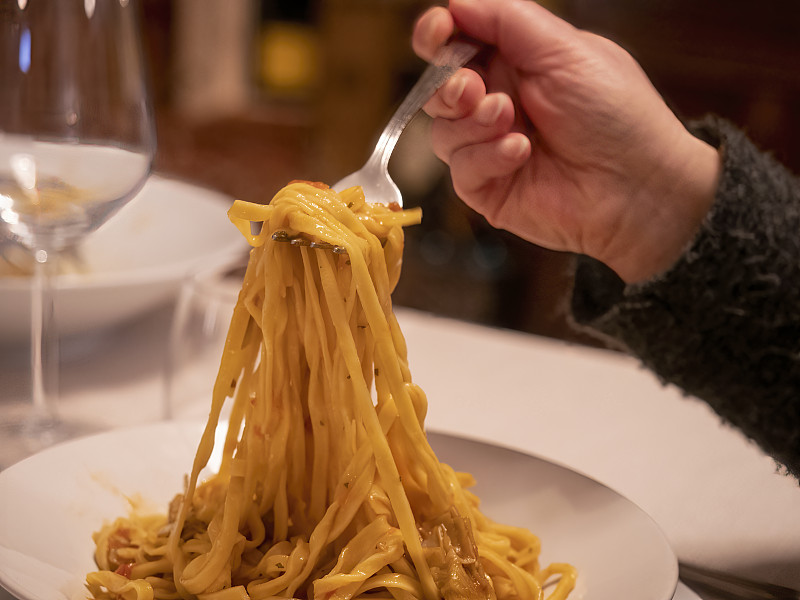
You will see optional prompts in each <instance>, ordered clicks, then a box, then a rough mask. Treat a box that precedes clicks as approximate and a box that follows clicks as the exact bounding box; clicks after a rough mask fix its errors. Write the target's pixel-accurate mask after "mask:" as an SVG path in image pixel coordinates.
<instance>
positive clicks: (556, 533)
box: [0, 423, 678, 600]
mask: <svg viewBox="0 0 800 600" xmlns="http://www.w3.org/2000/svg"><path fill="white" fill-rule="evenodd" d="M201 430H202V424H198V423H183V424H181V423H160V424H156V425H148V426H144V427H137V428H131V429H123V430H115V431H111V432H109V433H105V434H100V435H97V436H93V437H88V438H83V439H80V440H77V441H73V442H69V443H66V444H62V445H60V446H57V447H54V448H51V449H49V450H46V451H44V452H42V453H40V454H37V455H35V456H33V457H31V458H28V459H27V460H24V461H22V462H20V463H18V464H16V465H14V466H12V467H10V468H8V469H6V470H5V471H2V472H0V584H2V585H3V586H4V587H5V588H7V589H8V590H10V591H11V592H12V593H13V594H15V595H16V596H18V597H19V598H21V599H22V600H60V599H65V600H77V599H83V598H85V596H86V590H85V588H84V587H83V582H84V580H85V576H86V573H88V572H89V571H92V570H94V569H95V565H94V562H93V558H92V554H93V551H94V545H93V542H92V539H91V535H92V533H93V532H94V531H96V530H97V529H99V528H100V526H101V525H102V524H103V522H104V521H107V520H113V519H115V518H116V517H119V516H126V515H128V514H129V511H130V509H131V506H136V508H137V510H138V511H140V512H144V511H156V512H160V513H163V512H165V511H166V510H167V505H168V503H169V501H170V500H171V499H172V498H173V497H174V495H175V494H176V493H177V492H179V491H180V490H182V489H183V481H184V479H183V478H184V474H185V473H187V471H189V470H190V469H191V465H192V460H193V458H194V454H195V450H196V446H197V443H198V441H199V437H200V432H201ZM219 433H220V432H218V434H219ZM222 433H223V435H224V432H222ZM430 440H431V444H432V446H433V448H434V450H435V451H436V453H437V455H438V456H439V458H440V460H441V461H442V462H446V463H449V464H450V465H451V466H453V467H454V468H455V469H457V470H463V471H469V472H471V473H472V474H473V475H474V476H475V478H476V480H477V482H478V483H477V486H476V488H475V490H474V491H475V492H476V493H477V494H478V496H479V497H480V498H481V509H482V511H483V512H484V514H486V515H487V516H489V517H491V518H493V519H495V520H497V521H500V522H502V523H507V524H512V525H518V526H524V527H527V528H529V529H530V530H531V531H533V532H534V533H535V534H536V535H538V536H539V538H540V539H541V543H542V555H541V560H542V562H543V563H544V564H546V563H548V562H553V561H555V562H561V561H563V562H570V563H572V564H574V565H575V566H576V567H577V569H578V572H579V574H578V585H577V588H576V590H575V591H574V592H573V594H572V595H571V596H570V600H619V599H620V598H635V599H636V600H670V599H671V598H672V597H673V594H674V591H675V586H676V584H677V576H678V571H677V561H676V559H675V555H674V554H673V552H672V550H671V549H670V546H669V544H668V543H667V540H666V538H665V537H664V535H663V533H662V532H661V530H660V529H659V528H658V526H657V525H656V524H655V523H654V522H653V520H652V519H651V518H650V517H649V516H648V515H647V514H645V513H644V512H643V511H642V510H641V509H639V508H638V507H637V506H636V505H634V504H633V503H631V502H630V501H628V500H626V499H625V498H623V497H622V496H620V495H619V494H617V493H616V492H614V491H612V490H610V489H609V488H607V487H605V486H603V485H601V484H599V483H597V482H596V481H594V480H592V479H590V478H588V477H585V476H583V475H581V474H579V473H576V472H575V471H572V470H570V469H568V468H566V467H563V466H559V465H556V464H554V463H552V462H548V461H546V460H542V459H539V458H535V457H532V456H529V455H527V454H522V453H519V452H515V451H512V450H507V449H504V448H500V447H497V446H493V445H489V444H485V443H482V442H476V441H469V440H465V439H462V438H458V437H452V436H448V435H443V434H435V433H432V434H430ZM213 462H214V458H213V457H212V463H213Z"/></svg>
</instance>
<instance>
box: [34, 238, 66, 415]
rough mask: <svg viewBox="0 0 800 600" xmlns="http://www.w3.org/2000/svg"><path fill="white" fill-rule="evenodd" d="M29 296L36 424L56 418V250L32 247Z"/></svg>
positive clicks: (57, 365)
mask: <svg viewBox="0 0 800 600" xmlns="http://www.w3.org/2000/svg"><path fill="white" fill-rule="evenodd" d="M34 259H35V261H34V264H35V268H34V276H33V288H32V297H31V376H32V382H31V383H32V396H33V408H34V417H33V418H34V420H35V421H36V422H38V424H39V425H44V424H46V423H48V422H51V423H54V422H55V420H56V412H55V402H56V400H57V396H58V367H59V358H58V329H57V323H56V315H55V297H54V289H53V274H54V272H55V269H56V266H57V264H56V263H57V260H58V259H57V253H56V252H53V251H50V250H46V249H43V248H40V249H38V250H35V251H34Z"/></svg>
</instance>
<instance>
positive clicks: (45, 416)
mask: <svg viewBox="0 0 800 600" xmlns="http://www.w3.org/2000/svg"><path fill="white" fill-rule="evenodd" d="M138 10H139V8H138V5H137V2H136V0H0V234H2V235H4V236H6V237H7V238H8V239H10V240H13V241H14V242H16V243H18V244H20V245H21V246H23V247H25V248H26V249H27V250H28V251H29V252H30V253H31V255H32V257H33V259H34V260H33V261H31V264H32V265H33V273H32V274H31V275H32V278H33V279H32V281H33V285H32V289H33V295H32V299H31V304H32V313H33V319H32V323H31V334H32V343H31V347H32V352H31V373H32V385H31V389H32V392H31V403H30V411H29V414H28V415H27V417H26V419H25V420H24V422H23V423H19V422H16V421H14V422H4V423H3V424H2V427H3V432H2V433H3V435H4V436H6V437H8V436H11V435H14V436H17V437H19V438H20V444H21V445H24V446H25V447H27V448H28V449H30V450H35V449H36V448H37V447H38V446H42V445H46V444H48V443H51V442H52V441H56V440H58V439H60V438H63V437H68V434H66V433H64V432H60V430H61V429H63V427H62V425H63V424H64V423H63V421H61V419H59V418H58V415H57V411H56V410H55V404H54V402H53V400H54V398H55V396H56V395H57V371H58V364H57V360H58V352H57V351H58V343H57V337H56V335H57V333H56V332H57V327H56V323H55V321H54V314H55V311H54V309H53V290H52V275H53V273H54V271H55V270H56V269H57V257H58V253H59V252H61V251H63V250H64V249H65V248H69V247H71V246H74V245H76V244H78V243H79V242H80V241H81V240H82V239H83V238H84V237H85V236H86V235H87V234H90V233H91V232H92V231H94V230H96V229H97V228H98V227H100V226H101V225H102V224H103V223H104V222H106V221H107V220H108V219H109V218H110V217H111V216H112V215H113V214H114V213H115V212H116V211H117V210H119V209H120V208H121V207H122V206H123V205H124V204H125V203H126V202H128V201H129V200H130V199H131V198H132V197H133V196H134V195H135V194H136V193H137V192H138V191H139V189H140V188H141V187H142V185H143V184H144V182H145V181H146V179H147V177H148V175H149V173H150V168H151V165H152V161H153V157H154V154H155V128H154V120H153V115H152V111H151V108H150V103H149V98H148V93H147V85H146V81H145V79H146V78H145V76H144V66H143V58H142V48H141V41H140V31H141V30H140V27H139V22H138V19H139V16H138Z"/></svg>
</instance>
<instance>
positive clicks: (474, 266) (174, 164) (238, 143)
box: [143, 0, 800, 343]
mask: <svg viewBox="0 0 800 600" xmlns="http://www.w3.org/2000/svg"><path fill="white" fill-rule="evenodd" d="M430 4H431V2H429V1H424V0H226V1H225V2H219V1H218V0H145V1H144V20H143V27H144V34H145V38H146V42H147V46H146V50H147V58H148V62H149V68H150V74H151V77H152V82H153V95H154V100H155V106H156V113H157V127H158V136H159V151H158V156H157V162H156V169H157V171H159V172H161V173H162V174H166V175H171V176H174V177H178V178H184V179H187V180H190V181H193V182H196V183H199V184H201V185H204V186H207V187H210V188H214V189H216V190H219V191H221V192H224V193H226V194H230V195H232V196H234V197H237V198H242V199H245V200H250V201H259V202H268V201H269V199H270V198H271V197H272V196H273V194H274V193H275V192H276V191H277V190H278V189H279V188H280V187H281V186H283V185H284V184H285V183H287V182H288V181H289V180H292V179H311V180H319V181H325V182H328V183H332V182H335V181H337V180H338V179H339V178H340V177H342V176H343V175H345V174H347V173H349V172H351V171H353V170H355V169H357V168H358V167H360V166H361V164H362V163H363V162H364V160H365V159H366V157H367V156H368V154H369V151H370V150H371V148H372V145H373V144H374V142H375V139H376V136H377V135H378V133H379V131H380V130H381V128H382V127H383V125H384V124H385V123H386V121H387V119H388V117H389V115H390V114H391V112H392V110H393V108H394V106H395V105H396V103H397V102H398V101H399V100H400V99H401V98H402V96H403V95H404V93H405V92H406V91H407V90H408V89H409V88H410V86H411V85H412V84H413V82H414V80H415V78H416V77H417V75H418V74H419V72H420V71H421V70H422V68H423V67H424V65H423V64H422V62H421V61H420V60H419V59H417V58H416V57H415V56H414V55H413V53H412V51H411V49H410V45H409V36H410V32H411V28H412V25H413V22H414V20H415V18H416V17H417V15H418V14H419V13H420V12H421V11H422V10H424V9H425V8H426V7H427V6H429V5H430ZM543 4H545V5H546V6H547V7H548V8H550V9H551V10H553V11H554V12H555V13H557V14H559V15H561V16H563V17H564V18H566V19H567V20H569V21H570V22H572V23H573V24H575V25H576V26H579V27H582V28H586V29H589V30H592V31H594V32H596V33H600V34H602V35H605V36H607V37H609V38H611V39H613V40H614V41H616V42H618V43H620V44H621V45H622V46H624V47H625V48H627V49H628V50H629V51H630V52H631V53H632V54H633V55H634V56H635V57H636V58H637V59H638V61H639V62H640V63H641V65H642V66H643V67H644V69H645V71H646V72H647V73H648V75H649V76H650V78H651V79H652V80H653V82H654V83H655V85H656V87H657V88H658V89H659V90H660V91H661V92H662V94H663V95H664V97H665V99H666V100H667V102H668V103H669V104H670V105H671V106H672V107H673V109H674V110H675V111H676V113H677V114H678V115H679V116H681V117H682V118H685V119H692V118H698V117H701V116H703V115H704V114H706V113H710V112H711V113H716V114H719V115H721V116H723V117H726V118H728V119H730V120H732V121H734V122H735V123H737V124H738V125H739V126H740V127H742V128H743V129H745V130H746V131H747V132H748V134H749V135H750V137H751V138H752V139H753V140H755V142H756V143H757V144H758V145H760V146H761V147H762V148H764V149H769V150H771V151H772V152H773V153H774V154H775V155H776V157H777V158H778V159H779V160H781V161H782V162H784V163H785V164H786V165H788V166H789V167H790V168H791V169H792V170H794V171H795V172H797V171H798V170H800V113H799V112H798V111H797V110H795V107H797V106H798V104H800V69H798V68H797V65H798V64H800V38H798V35H797V31H798V25H800V11H799V10H798V9H797V3H796V0H770V1H769V2H752V0H703V1H702V2H697V1H696V0H547V2H543ZM427 126H428V123H427V121H426V118H425V117H424V116H423V117H419V118H418V119H416V120H415V121H414V123H413V124H412V126H410V127H409V129H408V130H407V131H406V134H405V135H404V137H403V138H402V139H401V142H400V144H399V146H398V150H397V151H396V154H395V157H394V158H393V161H392V165H391V170H392V172H393V175H394V177H395V180H396V181H397V183H398V185H399V186H400V188H401V190H402V191H403V193H404V197H405V202H406V205H407V206H422V208H423V213H424V220H423V224H422V225H421V226H419V227H415V228H411V229H409V230H408V231H407V246H406V257H405V265H404V271H403V276H402V279H401V282H400V284H399V286H398V289H397V291H396V294H395V302H396V304H398V305H402V306H409V307H413V308H418V309H423V310H427V311H431V312H434V313H439V314H442V315H447V316H451V317H456V318H459V319H464V320H468V321H474V322H479V323H484V324H489V325H496V326H501V327H507V328H511V329H516V330H521V331H526V332H531V333H536V334H540V335H546V336H552V337H557V338H565V339H569V340H572V341H581V342H586V343H596V342H594V341H593V340H589V339H584V338H582V336H581V334H578V333H576V332H575V331H572V330H571V329H570V327H569V325H568V323H567V320H566V311H565V306H566V302H567V293H568V289H569V285H570V283H569V282H570V276H569V268H568V266H569V257H567V256H564V255H562V254H558V253H554V252H550V251H547V250H544V249H542V248H538V247H535V246H533V245H531V244H527V243H524V242H521V241H520V240H518V239H516V238H514V237H513V236H511V235H508V234H505V233H504V232H500V231H495V230H493V229H492V228H490V227H489V226H488V225H487V224H486V223H485V222H484V221H483V219H482V218H481V217H479V216H476V215H475V214H474V213H472V212H471V211H470V210H469V209H467V208H466V207H465V206H464V205H462V204H461V203H460V202H459V201H458V200H457V199H456V198H455V197H454V195H453V193H452V190H451V186H450V181H449V177H448V174H447V172H446V170H445V169H444V167H443V165H442V164H440V163H439V162H438V161H437V159H436V158H435V157H433V156H432V154H431V152H430V149H429V144H428V139H427Z"/></svg>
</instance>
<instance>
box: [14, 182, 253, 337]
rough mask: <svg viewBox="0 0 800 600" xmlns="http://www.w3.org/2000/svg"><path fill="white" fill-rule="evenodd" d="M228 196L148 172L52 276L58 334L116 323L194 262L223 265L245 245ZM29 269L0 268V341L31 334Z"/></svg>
mask: <svg viewBox="0 0 800 600" xmlns="http://www.w3.org/2000/svg"><path fill="white" fill-rule="evenodd" d="M232 202H233V199H232V198H230V197H229V196H226V195H224V194H221V193H219V192H215V191H212V190H209V189H206V188H202V187H198V186H195V185H191V184H189V183H185V182H182V181H177V180H173V179H168V178H165V177H161V176H155V175H154V176H151V177H150V179H149V180H148V181H147V183H145V185H144V187H143V188H142V190H141V192H139V194H138V195H137V196H136V197H135V198H133V200H131V202H130V203H129V204H128V205H127V206H125V207H123V208H122V209H121V210H120V212H119V213H117V214H116V215H114V216H113V217H112V218H111V219H110V220H109V221H108V222H107V223H106V224H105V225H103V226H102V227H101V228H100V229H99V230H98V231H96V232H94V233H92V234H90V235H89V236H87V238H86V241H85V242H84V243H83V244H82V245H81V247H80V248H79V250H78V256H79V257H80V266H79V267H78V270H77V271H75V272H66V273H64V274H61V275H58V276H56V281H55V287H56V290H57V291H56V311H57V312H56V314H57V318H58V326H59V332H60V335H61V336H69V335H73V334H76V333H83V332H89V331H94V330H98V329H101V328H104V327H108V326H111V325H116V324H118V323H121V322H123V321H125V320H128V319H130V318H133V317H135V316H137V315H139V314H141V313H143V312H145V311H147V310H149V309H152V308H154V307H156V306H158V305H160V304H162V303H165V302H166V301H168V300H170V299H172V298H173V297H174V296H175V295H176V294H177V291H178V289H179V288H180V285H181V282H182V281H183V280H184V279H185V278H186V277H187V276H189V275H190V274H191V273H193V272H194V271H196V270H198V269H204V268H211V267H220V268H221V267H224V266H226V265H228V264H232V263H233V262H235V261H238V260H240V259H241V258H242V257H243V256H244V255H245V253H246V251H247V244H246V242H245V240H244V239H243V238H242V236H241V234H240V233H239V232H238V231H237V230H236V228H235V227H234V226H233V224H231V222H230V221H229V220H228V216H227V211H228V209H229V208H230V206H231V204H232ZM30 283H31V282H30V277H27V276H18V275H8V276H0V345H2V344H9V343H12V344H13V343H19V342H21V341H25V340H27V339H28V337H29V336H30V325H29V322H30V302H31V299H30V295H31V291H30V287H31V285H30Z"/></svg>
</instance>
